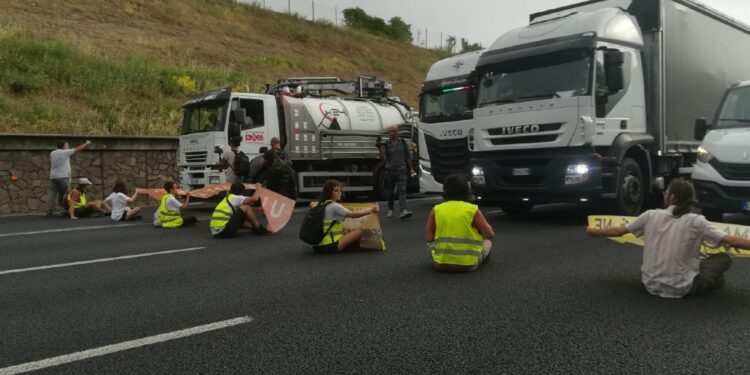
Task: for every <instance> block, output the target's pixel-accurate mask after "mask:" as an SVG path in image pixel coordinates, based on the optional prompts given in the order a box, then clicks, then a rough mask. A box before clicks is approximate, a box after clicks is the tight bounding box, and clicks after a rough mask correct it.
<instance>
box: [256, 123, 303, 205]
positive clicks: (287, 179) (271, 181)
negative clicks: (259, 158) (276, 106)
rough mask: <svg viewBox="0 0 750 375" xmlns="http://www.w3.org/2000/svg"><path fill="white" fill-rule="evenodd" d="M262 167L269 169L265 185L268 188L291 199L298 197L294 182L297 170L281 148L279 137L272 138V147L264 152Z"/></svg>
mask: <svg viewBox="0 0 750 375" xmlns="http://www.w3.org/2000/svg"><path fill="white" fill-rule="evenodd" d="M262 167H263V168H265V170H266V171H267V178H266V182H265V185H266V188H268V190H271V191H274V192H277V193H279V194H281V195H283V196H285V197H287V198H290V199H297V189H296V185H295V183H294V174H295V172H294V169H292V163H291V161H289V158H288V157H287V155H286V152H284V150H282V149H281V141H280V140H279V138H277V137H273V138H271V149H270V150H268V151H266V153H265V154H263V165H262Z"/></svg>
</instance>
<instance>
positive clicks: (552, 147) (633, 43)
mask: <svg viewBox="0 0 750 375" xmlns="http://www.w3.org/2000/svg"><path fill="white" fill-rule="evenodd" d="M748 45H750V28H748V26H746V25H744V24H742V23H740V22H738V21H736V20H734V19H732V18H730V17H728V16H726V15H724V14H721V13H719V12H717V11H715V10H713V9H711V8H708V7H706V6H705V5H703V4H701V3H698V2H696V1H692V0H600V1H586V2H583V3H578V4H574V5H570V6H566V7H562V8H557V9H551V10H548V11H543V12H540V13H536V14H532V15H531V16H530V24H529V25H528V26H525V27H521V28H518V29H515V30H511V31H509V32H507V33H505V34H504V35H503V36H501V37H500V38H499V39H497V40H496V41H495V42H494V43H493V44H492V46H491V47H490V48H489V49H488V50H487V52H485V53H484V54H483V55H482V56H481V58H480V59H479V61H478V62H477V67H476V80H477V82H478V85H477V87H478V92H477V104H476V108H475V110H474V127H473V128H472V130H471V133H470V134H469V137H468V144H469V148H470V150H471V151H472V158H471V162H470V164H469V166H468V168H467V173H469V174H470V175H471V180H472V186H473V188H474V192H475V195H476V196H477V198H478V199H480V200H481V201H483V202H485V203H486V204H490V205H499V206H500V207H501V208H502V209H503V210H504V211H505V212H507V213H509V214H511V215H513V214H525V213H527V212H529V211H530V210H531V209H532V207H533V205H534V204H538V203H553V202H589V204H590V203H591V202H593V201H599V200H602V199H609V200H614V201H615V202H616V206H617V209H618V211H619V212H621V213H622V214H626V215H636V214H638V213H639V212H641V211H642V210H643V209H644V208H645V206H646V204H647V203H648V201H649V199H648V198H649V197H656V196H657V194H656V192H657V191H660V190H661V189H663V187H664V185H665V184H666V183H667V182H668V181H669V180H670V179H671V178H673V177H674V176H679V175H687V174H689V173H690V171H691V166H692V164H693V162H694V161H695V158H696V151H697V150H698V146H699V142H697V141H695V139H694V135H693V130H694V129H693V124H694V122H695V119H696V118H699V117H709V116H710V115H711V114H712V113H713V112H714V110H715V108H716V107H717V105H718V100H719V98H720V97H721V93H722V92H723V91H724V90H725V88H726V86H727V85H728V84H729V82H732V81H735V80H738V79H741V78H742V77H748V76H750V64H749V63H748V61H750V48H747V46H748Z"/></svg>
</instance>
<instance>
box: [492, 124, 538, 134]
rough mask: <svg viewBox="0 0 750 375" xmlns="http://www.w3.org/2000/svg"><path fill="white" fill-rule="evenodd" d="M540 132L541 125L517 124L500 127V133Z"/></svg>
mask: <svg viewBox="0 0 750 375" xmlns="http://www.w3.org/2000/svg"><path fill="white" fill-rule="evenodd" d="M525 133H539V125H536V124H535V125H517V126H509V127H507V128H500V135H513V134H525Z"/></svg>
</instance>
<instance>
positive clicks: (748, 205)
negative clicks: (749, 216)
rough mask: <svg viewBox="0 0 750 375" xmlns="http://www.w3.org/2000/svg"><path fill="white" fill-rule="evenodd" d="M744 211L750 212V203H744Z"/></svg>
mask: <svg viewBox="0 0 750 375" xmlns="http://www.w3.org/2000/svg"><path fill="white" fill-rule="evenodd" d="M742 210H743V211H750V202H744V203H742Z"/></svg>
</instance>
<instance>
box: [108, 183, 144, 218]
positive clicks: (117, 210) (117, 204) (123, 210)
mask: <svg viewBox="0 0 750 375" xmlns="http://www.w3.org/2000/svg"><path fill="white" fill-rule="evenodd" d="M127 194H128V188H127V186H125V181H122V180H118V181H117V182H115V186H114V187H113V188H112V193H111V194H110V195H109V196H107V198H105V199H104V202H102V204H103V205H104V207H105V208H107V209H108V210H110V211H112V215H111V218H112V221H128V220H138V219H140V218H141V215H139V213H140V212H141V208H140V207H133V208H130V207H128V203H133V202H135V201H136V199H138V191H136V192H135V193H133V196H132V197H128V195H127Z"/></svg>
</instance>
